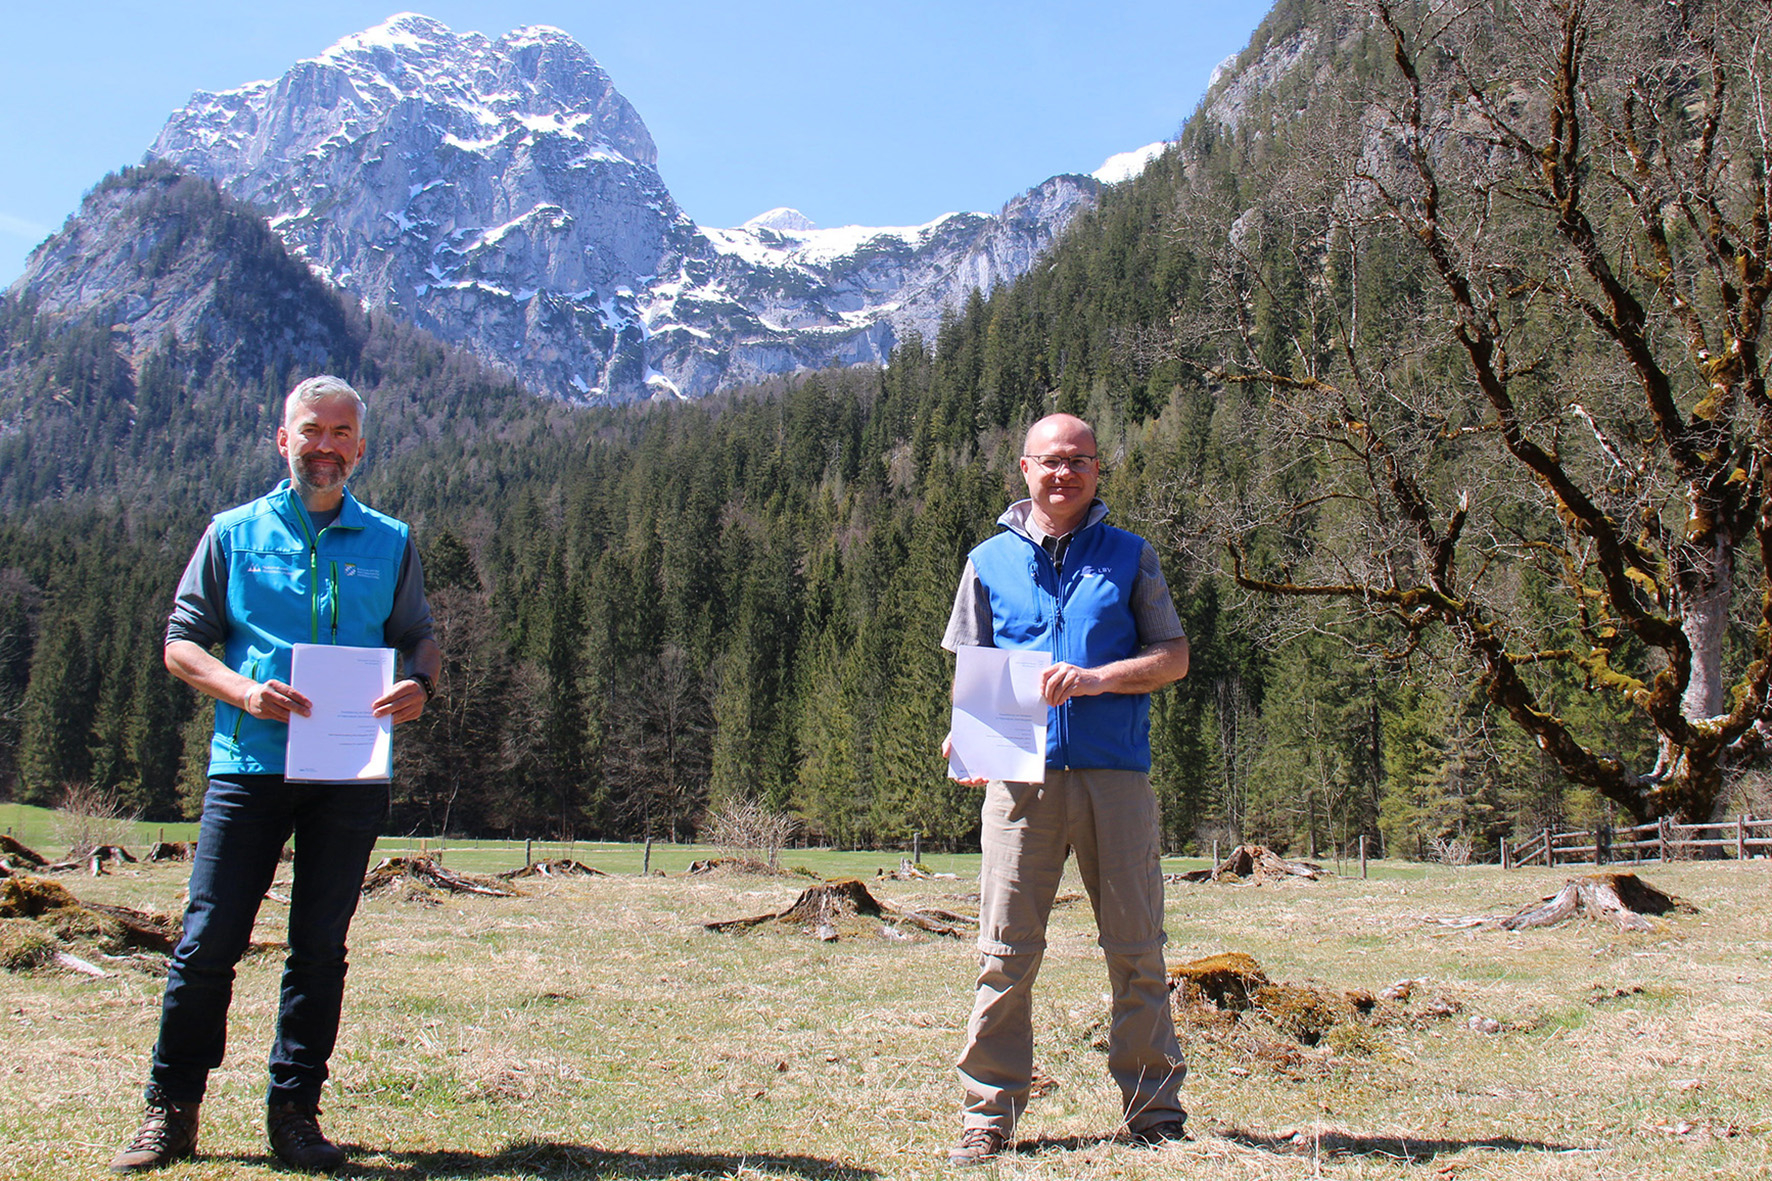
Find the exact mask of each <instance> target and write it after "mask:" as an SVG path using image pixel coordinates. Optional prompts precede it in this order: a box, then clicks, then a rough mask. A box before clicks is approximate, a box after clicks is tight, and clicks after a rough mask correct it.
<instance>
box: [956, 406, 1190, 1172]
mask: <svg viewBox="0 0 1772 1181" xmlns="http://www.w3.org/2000/svg"><path fill="white" fill-rule="evenodd" d="M1022 452H1023V454H1022V456H1021V474H1022V478H1023V480H1025V481H1026V483H1027V489H1028V498H1027V499H1026V500H1022V501H1018V502H1016V503H1015V504H1013V505H1011V506H1010V507H1009V509H1008V510H1007V511H1006V512H1004V514H1003V515H1002V516H1001V517H1000V518H998V524H1000V525H1002V526H1003V530H1002V532H1000V533H998V534H997V535H996V536H995V537H992V538H991V539H990V540H988V541H986V542H984V543H983V544H981V545H979V546H978V547H977V548H975V549H974V550H973V551H972V552H971V554H970V555H968V558H967V562H966V569H965V571H964V573H963V574H962V576H961V579H960V587H959V590H958V592H957V593H956V594H955V596H954V608H953V613H952V615H951V616H950V617H949V619H948V627H947V632H946V634H945V635H944V636H943V637H942V647H944V648H946V649H948V650H949V651H950V652H952V651H956V650H957V649H958V648H960V647H961V646H963V645H984V646H990V647H1001V648H1025V649H1030V650H1037V651H1043V652H1047V653H1050V654H1051V657H1052V664H1051V665H1050V666H1049V667H1048V668H1046V670H1045V671H1044V672H1043V673H1042V674H1041V682H1040V687H1041V692H1042V695H1043V696H1044V697H1045V699H1046V702H1047V704H1048V706H1049V707H1050V713H1049V715H1048V719H1047V728H1046V734H1047V751H1046V775H1045V779H1044V780H1043V781H1042V782H1039V783H1010V782H1005V781H1002V780H991V781H986V780H982V779H975V780H964V781H963V782H968V783H972V784H974V785H977V786H982V787H983V788H984V789H985V794H984V805H983V809H982V813H981V831H980V844H981V846H982V848H983V852H984V858H983V864H982V866H981V868H980V870H979V911H980V914H979V937H978V950H979V973H978V986H977V991H976V993H975V995H974V1000H973V1009H972V1017H971V1020H970V1021H969V1022H968V1024H967V1030H966V1047H965V1049H964V1050H963V1051H962V1052H961V1055H960V1061H959V1063H958V1066H959V1071H960V1078H961V1083H962V1085H963V1086H964V1088H965V1093H966V1098H965V1106H964V1110H963V1112H962V1115H961V1125H962V1127H961V1135H960V1140H959V1142H958V1143H956V1144H955V1145H954V1146H953V1147H952V1148H951V1149H949V1151H948V1159H949V1160H950V1162H952V1163H953V1164H956V1165H975V1164H982V1163H984V1162H986V1161H989V1160H991V1159H992V1158H994V1157H996V1156H997V1155H998V1154H1000V1153H1001V1152H1002V1151H1003V1150H1004V1149H1005V1148H1006V1147H1007V1146H1008V1145H1009V1143H1010V1139H1011V1137H1012V1135H1013V1133H1014V1129H1015V1123H1016V1120H1017V1118H1018V1117H1019V1116H1020V1115H1021V1113H1022V1111H1023V1110H1024V1109H1025V1108H1026V1106H1027V1102H1028V1096H1029V1092H1030V1090H1031V1088H1032V1084H1033V1045H1034V1029H1033V1006H1032V991H1033V985H1034V978H1035V977H1036V976H1037V975H1038V973H1039V970H1040V962H1041V959H1042V958H1043V956H1044V954H1045V950H1046V923H1047V919H1048V918H1049V916H1050V915H1051V913H1052V902H1053V898H1054V897H1055V895H1056V894H1057V892H1058V883H1059V879H1060V878H1061V877H1062V876H1063V874H1064V863H1065V858H1066V857H1067V856H1068V855H1069V854H1070V852H1072V851H1075V853H1076V855H1077V869H1078V871H1079V872H1080V873H1081V875H1082V877H1083V883H1084V886H1085V888H1086V889H1087V890H1088V892H1089V901H1090V903H1091V905H1092V906H1093V907H1094V910H1095V920H1096V927H1097V930H1098V932H1099V935H1100V944H1101V947H1102V950H1103V952H1104V953H1105V955H1106V958H1107V968H1108V979H1109V982H1110V984H1111V986H1112V993H1113V1002H1112V1012H1111V1017H1110V1024H1109V1030H1108V1072H1109V1074H1111V1075H1112V1076H1113V1078H1114V1081H1115V1082H1116V1083H1117V1084H1118V1085H1119V1088H1120V1096H1121V1102H1122V1110H1123V1112H1124V1124H1123V1128H1124V1131H1125V1132H1126V1134H1127V1135H1129V1136H1130V1137H1131V1138H1132V1139H1133V1140H1134V1141H1137V1142H1139V1143H1143V1144H1151V1145H1160V1144H1163V1143H1166V1142H1168V1141H1170V1140H1179V1139H1181V1138H1182V1137H1183V1136H1184V1135H1185V1134H1186V1130H1185V1129H1186V1120H1187V1113H1186V1112H1185V1111H1183V1110H1182V1107H1181V1104H1180V1100H1179V1097H1178V1092H1179V1091H1180V1089H1181V1083H1182V1079H1183V1077H1184V1076H1185V1075H1186V1073H1187V1064H1186V1063H1185V1062H1184V1061H1183V1059H1182V1055H1181V1047H1180V1045H1179V1044H1178V1043H1177V1041H1176V1038H1175V1025H1174V1020H1173V1018H1172V1016H1171V1014H1170V1010H1169V988H1168V979H1167V974H1166V972H1165V970H1164V964H1163V943H1164V940H1165V936H1164V932H1163V875H1162V869H1161V866H1160V865H1159V861H1158V858H1159V856H1160V852H1161V851H1160V848H1159V841H1158V827H1157V802H1156V797H1155V795H1154V794H1153V793H1152V791H1151V785H1150V765H1151V763H1150V721H1149V709H1150V694H1151V693H1152V692H1153V691H1154V690H1156V689H1160V688H1162V687H1163V686H1164V685H1167V684H1170V683H1171V682H1173V681H1177V680H1180V679H1181V678H1182V677H1184V676H1186V675H1187V667H1188V643H1187V636H1186V634H1185V632H1184V631H1183V629H1182V625H1181V619H1180V617H1179V616H1178V615H1177V614H1176V611H1175V604H1174V602H1173V601H1172V600H1171V599H1170V596H1169V588H1168V585H1167V584H1166V583H1165V582H1164V579H1163V571H1162V567H1161V565H1160V564H1159V563H1158V561H1157V555H1156V551H1155V550H1153V549H1152V548H1151V546H1150V544H1149V543H1148V542H1146V541H1145V540H1144V539H1143V538H1140V537H1138V536H1136V535H1135V534H1132V533H1128V532H1126V531H1125V530H1122V529H1117V528H1115V527H1113V526H1111V525H1108V524H1106V522H1105V521H1104V519H1103V518H1105V517H1106V516H1107V506H1106V505H1105V504H1103V503H1102V502H1101V501H1100V500H1098V499H1097V498H1096V495H1095V491H1096V484H1097V481H1098V480H1099V478H1100V461H1099V459H1098V457H1097V453H1096V441H1095V432H1094V430H1093V429H1092V428H1091V427H1090V426H1089V424H1088V423H1086V422H1084V421H1083V420H1082V419H1080V418H1076V417H1074V416H1072V415H1069V414H1054V415H1050V416H1048V417H1046V418H1043V419H1041V420H1040V421H1039V422H1037V423H1035V424H1034V425H1033V427H1032V428H1031V429H1030V430H1029V431H1028V434H1027V440H1026V443H1025V445H1024V446H1023V448H1022ZM950 749H951V743H949V742H944V743H943V750H942V753H943V754H944V755H946V754H948V753H949V752H950Z"/></svg>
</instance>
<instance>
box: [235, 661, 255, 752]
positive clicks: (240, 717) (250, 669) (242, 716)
mask: <svg viewBox="0 0 1772 1181" xmlns="http://www.w3.org/2000/svg"><path fill="white" fill-rule="evenodd" d="M258 666H259V661H257V660H254V661H253V662H252V663H251V664H249V665H247V666H246V679H247V680H249V681H256V680H258ZM245 720H246V711H245V710H244V709H242V710H240V711H239V712H238V713H236V714H235V715H234V729H233V732H232V733H230V734H229V735H228V741H229V742H231V743H233V744H234V745H235V746H239V745H240V723H241V722H243V721H245Z"/></svg>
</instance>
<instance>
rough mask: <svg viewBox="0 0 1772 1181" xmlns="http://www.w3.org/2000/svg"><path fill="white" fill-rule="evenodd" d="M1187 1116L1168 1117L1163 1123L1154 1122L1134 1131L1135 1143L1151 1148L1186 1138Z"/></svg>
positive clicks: (1133, 1139) (1133, 1138)
mask: <svg viewBox="0 0 1772 1181" xmlns="http://www.w3.org/2000/svg"><path fill="white" fill-rule="evenodd" d="M1187 1138H1188V1137H1187V1116H1185V1115H1184V1116H1181V1117H1180V1118H1179V1119H1166V1120H1164V1121H1163V1122H1162V1123H1157V1124H1152V1125H1151V1126H1150V1127H1148V1128H1140V1129H1139V1130H1138V1131H1136V1132H1133V1133H1132V1141H1133V1143H1135V1144H1143V1145H1145V1146H1147V1147H1150V1148H1160V1147H1162V1146H1163V1145H1165V1144H1169V1143H1172V1142H1174V1141H1176V1140H1186V1139H1187Z"/></svg>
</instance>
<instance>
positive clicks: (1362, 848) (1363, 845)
mask: <svg viewBox="0 0 1772 1181" xmlns="http://www.w3.org/2000/svg"><path fill="white" fill-rule="evenodd" d="M1360 877H1361V879H1362V880H1363V879H1364V878H1365V877H1366V834H1365V833H1361V834H1360Z"/></svg>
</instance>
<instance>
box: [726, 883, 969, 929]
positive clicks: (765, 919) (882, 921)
mask: <svg viewBox="0 0 1772 1181" xmlns="http://www.w3.org/2000/svg"><path fill="white" fill-rule="evenodd" d="M771 922H774V923H783V924H786V925H788V926H793V927H799V928H801V929H803V930H805V931H806V932H807V933H808V934H810V935H812V936H813V937H814V938H816V939H822V940H824V941H825V942H834V941H836V940H837V939H839V938H841V937H842V936H843V935H844V934H845V933H847V934H852V935H853V934H863V933H873V934H880V933H882V930H883V928H896V927H899V926H902V925H908V926H912V927H916V928H917V929H918V930H922V931H928V932H929V933H931V934H933V935H946V936H950V937H959V936H961V935H962V934H964V932H963V931H962V930H961V928H963V927H967V926H973V927H976V926H977V925H978V920H977V919H974V918H969V917H967V916H966V915H962V914H955V913H953V912H952V911H947V910H936V909H931V908H926V909H919V910H907V909H903V908H900V907H897V906H894V905H892V904H891V903H889V902H881V901H880V900H879V899H878V898H875V897H874V895H873V893H872V892H871V891H869V890H868V888H867V887H866V886H865V885H863V884H862V883H861V882H859V881H857V880H856V879H854V878H845V879H843V880H841V881H835V882H820V883H819V884H818V885H816V886H808V887H807V888H806V889H804V890H802V891H800V896H799V897H798V898H796V899H794V902H793V904H792V905H791V906H789V907H788V908H787V909H786V910H780V911H775V912H773V913H770V914H759V915H752V916H751V917H749V918H742V919H724V920H721V921H718V922H712V923H703V924H702V926H703V927H705V928H706V929H707V930H709V931H748V930H750V929H752V928H753V927H758V926H761V925H763V924H764V923H771Z"/></svg>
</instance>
